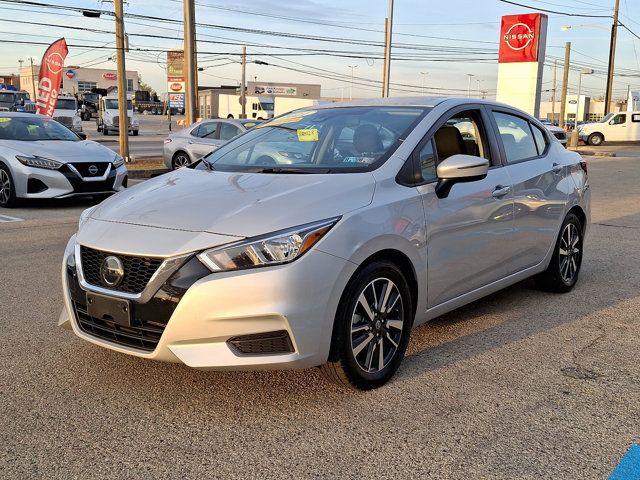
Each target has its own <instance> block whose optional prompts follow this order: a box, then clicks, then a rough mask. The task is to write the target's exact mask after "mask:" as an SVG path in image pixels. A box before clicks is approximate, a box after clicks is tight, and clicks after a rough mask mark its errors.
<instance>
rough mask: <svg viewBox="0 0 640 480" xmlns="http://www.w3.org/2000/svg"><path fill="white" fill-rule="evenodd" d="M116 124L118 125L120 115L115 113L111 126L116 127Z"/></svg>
mask: <svg viewBox="0 0 640 480" xmlns="http://www.w3.org/2000/svg"><path fill="white" fill-rule="evenodd" d="M118 125H120V117H119V116H118V115H116V116H115V117H113V126H114V127H117V126H118Z"/></svg>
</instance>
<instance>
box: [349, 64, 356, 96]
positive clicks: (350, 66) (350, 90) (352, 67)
mask: <svg viewBox="0 0 640 480" xmlns="http://www.w3.org/2000/svg"><path fill="white" fill-rule="evenodd" d="M347 67H349V68H350V69H351V85H350V86H349V100H353V70H354V69H355V68H358V65H347Z"/></svg>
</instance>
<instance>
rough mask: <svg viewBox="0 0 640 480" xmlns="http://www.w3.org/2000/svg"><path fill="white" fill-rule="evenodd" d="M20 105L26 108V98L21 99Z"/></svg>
mask: <svg viewBox="0 0 640 480" xmlns="http://www.w3.org/2000/svg"><path fill="white" fill-rule="evenodd" d="M20 105H21V106H23V107H24V98H22V99H20Z"/></svg>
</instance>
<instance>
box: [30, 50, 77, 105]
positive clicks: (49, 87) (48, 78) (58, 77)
mask: <svg viewBox="0 0 640 480" xmlns="http://www.w3.org/2000/svg"><path fill="white" fill-rule="evenodd" d="M67 53H69V49H68V48H67V41H66V40H65V39H64V38H61V39H59V40H56V41H55V42H53V43H52V44H51V45H49V48H47V51H46V52H44V56H43V57H42V63H41V64H40V73H39V74H38V98H36V99H35V102H36V111H37V112H38V113H40V114H42V115H49V116H50V117H53V111H54V110H55V109H56V103H58V93H59V91H60V83H61V82H62V73H63V72H62V71H63V70H64V59H65V58H66V57H67Z"/></svg>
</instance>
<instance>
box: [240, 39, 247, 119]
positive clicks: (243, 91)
mask: <svg viewBox="0 0 640 480" xmlns="http://www.w3.org/2000/svg"><path fill="white" fill-rule="evenodd" d="M240 63H241V64H242V72H241V74H240V75H241V79H240V84H241V85H240V105H241V110H240V118H247V47H244V46H243V47H242V61H241V62H240Z"/></svg>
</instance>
